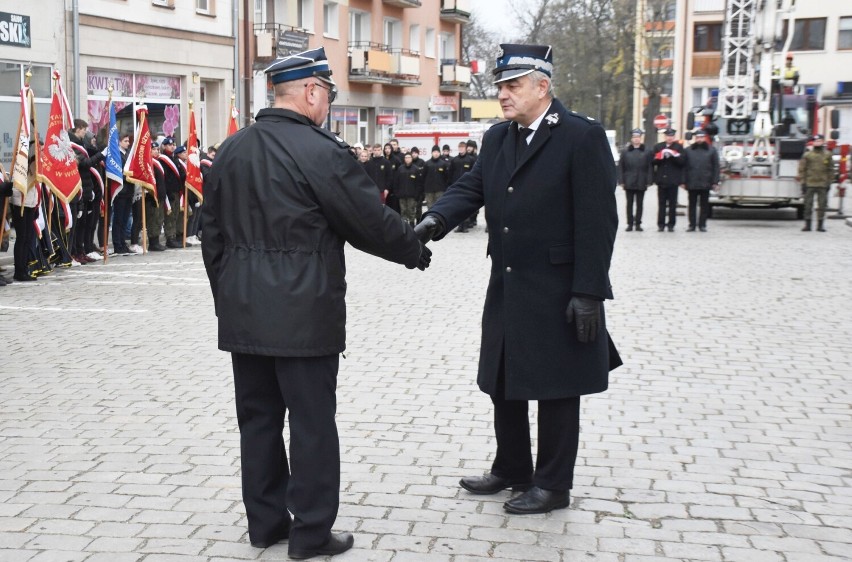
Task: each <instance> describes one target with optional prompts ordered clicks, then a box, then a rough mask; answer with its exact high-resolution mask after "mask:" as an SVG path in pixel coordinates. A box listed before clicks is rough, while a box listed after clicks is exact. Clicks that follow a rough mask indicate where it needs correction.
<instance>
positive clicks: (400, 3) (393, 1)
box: [382, 0, 420, 8]
mask: <svg viewBox="0 0 852 562" xmlns="http://www.w3.org/2000/svg"><path fill="white" fill-rule="evenodd" d="M382 4H387V5H388V6H396V7H397V8H419V7H420V0H382Z"/></svg>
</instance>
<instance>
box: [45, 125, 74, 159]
mask: <svg viewBox="0 0 852 562" xmlns="http://www.w3.org/2000/svg"><path fill="white" fill-rule="evenodd" d="M51 140H52V141H53V142H52V143H51V144H50V146H48V148H47V151H48V152H49V153H50V156H51V157H52V158H53V159H54V160H56V161H57V162H63V163H64V164H65V165H69V164H71V163H72V162H74V160H75V158H74V149H73V148H71V139H70V138H69V137H68V131H66V130H64V129H63V130H62V131H61V132H60V133H59V136H58V137H57V136H56V135H52V136H51Z"/></svg>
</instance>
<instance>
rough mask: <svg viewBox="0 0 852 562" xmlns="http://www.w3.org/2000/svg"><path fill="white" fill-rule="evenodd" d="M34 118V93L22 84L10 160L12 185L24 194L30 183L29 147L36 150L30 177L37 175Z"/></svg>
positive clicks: (36, 145)
mask: <svg viewBox="0 0 852 562" xmlns="http://www.w3.org/2000/svg"><path fill="white" fill-rule="evenodd" d="M35 118H36V113H35V95H34V94H33V91H32V90H31V89H30V88H29V87H28V86H24V87H23V89H22V90H21V118H20V120H19V121H18V134H17V135H15V144H16V150H15V159H14V160H13V161H12V185H13V186H14V188H15V189H17V190H18V191H20V192H21V195H26V194H27V191H28V190H29V186H30V185H31V182H30V179H29V178H28V177H27V176H28V175H30V159H29V158H30V148H32V149H33V150H35V151H36V158H35V159H34V161H33V162H32V164H33V165H34V166H35V171H34V173H33V174H32V177H33V178H35V177H37V175H38V143H37V142H35V135H36V130H37V127H36V126H35Z"/></svg>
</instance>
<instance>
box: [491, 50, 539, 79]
mask: <svg viewBox="0 0 852 562" xmlns="http://www.w3.org/2000/svg"><path fill="white" fill-rule="evenodd" d="M536 70H538V71H539V72H543V73H545V74H547V76H548V77H550V76H552V75H553V49H552V48H551V46H550V45H517V44H514V43H502V44H501V45H500V55H499V56H498V57H497V67H496V68H495V69H494V83H495V84H498V83H500V82H505V81H506V80H512V79H513V78H520V77H521V76H526V75H527V74H530V73H532V72H534V71H536Z"/></svg>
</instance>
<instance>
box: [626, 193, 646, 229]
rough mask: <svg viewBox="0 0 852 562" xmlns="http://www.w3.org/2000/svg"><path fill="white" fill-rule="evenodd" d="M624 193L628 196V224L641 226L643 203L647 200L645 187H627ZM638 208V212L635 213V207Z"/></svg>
mask: <svg viewBox="0 0 852 562" xmlns="http://www.w3.org/2000/svg"><path fill="white" fill-rule="evenodd" d="M624 194H625V195H626V196H627V224H629V225H630V226H633V225H634V224H635V225H636V226H639V225H641V224H642V203H643V201H645V190H644V189H625V190H624ZM634 205H635V208H636V213H635V214H634V213H633V208H634Z"/></svg>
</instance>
